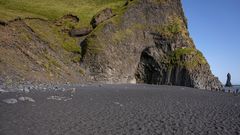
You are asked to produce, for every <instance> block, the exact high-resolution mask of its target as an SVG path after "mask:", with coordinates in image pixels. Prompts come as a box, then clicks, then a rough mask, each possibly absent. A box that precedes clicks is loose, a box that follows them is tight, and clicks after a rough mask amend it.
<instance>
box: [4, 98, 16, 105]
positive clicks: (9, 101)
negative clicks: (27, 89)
mask: <svg viewBox="0 0 240 135" xmlns="http://www.w3.org/2000/svg"><path fill="white" fill-rule="evenodd" d="M2 101H3V102H4V103H6V104H16V103H17V102H18V101H17V99H15V98H9V99H4V100H2Z"/></svg>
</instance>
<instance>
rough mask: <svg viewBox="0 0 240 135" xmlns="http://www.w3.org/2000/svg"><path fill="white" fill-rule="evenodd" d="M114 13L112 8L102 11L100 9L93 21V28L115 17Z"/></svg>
mask: <svg viewBox="0 0 240 135" xmlns="http://www.w3.org/2000/svg"><path fill="white" fill-rule="evenodd" d="M113 16H114V14H113V12H112V9H110V8H106V9H104V10H102V11H100V12H99V13H98V14H97V15H95V16H94V17H93V19H92V21H91V25H92V26H93V28H95V27H97V25H98V24H100V23H102V22H103V21H105V20H107V19H110V18H111V17H113Z"/></svg>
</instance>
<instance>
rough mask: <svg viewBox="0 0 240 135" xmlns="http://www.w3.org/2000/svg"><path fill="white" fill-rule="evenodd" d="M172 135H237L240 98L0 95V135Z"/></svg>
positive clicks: (110, 92)
mask: <svg viewBox="0 0 240 135" xmlns="http://www.w3.org/2000/svg"><path fill="white" fill-rule="evenodd" d="M6 99H15V100H14V101H15V103H12V104H10V102H6ZM16 101H17V102H16ZM174 134H177V135H188V134H189V135H191V134H200V135H201V134H202V135H206V134H209V135H215V134H219V135H239V134H240V96H239V95H234V94H230V93H223V92H212V91H206V90H197V89H192V88H186V87H171V86H153V85H96V86H85V87H75V88H68V89H65V90H64V91H47V90H46V91H43V90H33V91H30V92H29V93H23V92H2V93H0V135H174Z"/></svg>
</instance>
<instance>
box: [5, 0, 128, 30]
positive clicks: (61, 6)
mask: <svg viewBox="0 0 240 135" xmlns="http://www.w3.org/2000/svg"><path fill="white" fill-rule="evenodd" d="M125 2H126V1H125V0H0V18H1V20H4V21H6V20H12V19H15V18H16V17H22V18H24V17H40V18H44V19H48V20H55V19H57V18H60V17H62V16H63V15H66V14H74V15H77V16H78V17H79V18H80V23H81V25H85V26H86V25H89V22H90V20H91V18H92V17H93V16H94V15H95V14H96V13H97V12H98V11H100V10H102V9H104V8H107V7H110V8H113V9H116V8H118V7H119V6H122V5H123V4H124V3H125Z"/></svg>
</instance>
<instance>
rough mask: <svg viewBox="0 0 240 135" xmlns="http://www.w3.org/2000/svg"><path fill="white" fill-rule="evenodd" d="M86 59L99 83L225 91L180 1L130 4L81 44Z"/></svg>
mask: <svg viewBox="0 0 240 135" xmlns="http://www.w3.org/2000/svg"><path fill="white" fill-rule="evenodd" d="M108 12H109V14H110V11H108ZM97 16H99V15H97ZM100 16H101V15H100ZM104 16H105V15H104ZM100 18H104V17H100ZM107 18H109V17H107ZM101 20H104V19H101ZM95 22H98V21H95ZM94 26H95V27H96V26H97V25H94ZM82 55H83V56H82V57H83V59H82V63H81V64H82V67H84V68H85V70H86V74H87V75H88V76H89V77H90V79H91V80H94V81H97V82H104V83H132V82H137V83H149V84H169V85H181V86H189V87H195V88H200V89H212V90H219V89H221V87H222V86H221V83H220V82H219V80H218V79H217V78H215V77H214V76H213V74H212V73H211V71H210V67H209V65H208V63H207V61H206V59H205V58H204V57H203V55H202V54H201V53H200V52H199V51H198V50H197V49H196V48H195V45H194V43H193V41H192V39H191V38H190V37H189V33H188V30H187V23H186V19H185V16H184V13H183V10H182V6H181V1H180V0H161V1H159V0H151V1H150V0H133V1H128V2H127V4H125V7H123V8H122V9H121V10H120V11H119V12H118V13H117V15H116V16H114V17H112V18H111V19H109V20H107V21H105V22H102V23H101V24H99V25H98V26H97V27H96V28H95V29H94V31H93V32H92V33H91V34H90V35H89V36H88V37H87V38H86V40H85V41H84V42H82Z"/></svg>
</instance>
